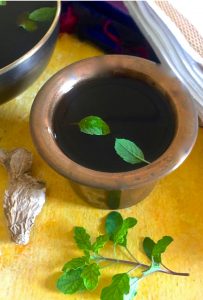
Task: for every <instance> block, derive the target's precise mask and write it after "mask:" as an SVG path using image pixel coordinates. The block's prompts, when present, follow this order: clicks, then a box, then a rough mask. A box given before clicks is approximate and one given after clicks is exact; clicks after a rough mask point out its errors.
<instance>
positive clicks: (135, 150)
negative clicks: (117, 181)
mask: <svg viewBox="0 0 203 300" xmlns="http://www.w3.org/2000/svg"><path fill="white" fill-rule="evenodd" d="M114 149H115V151H116V153H117V154H118V155H119V156H120V157H121V158H122V159H123V160H124V161H126V162H127V163H130V164H139V163H141V162H145V163H147V164H149V162H148V161H147V160H145V158H144V153H143V152H142V150H141V149H140V148H139V147H138V146H137V145H136V144H135V143H134V142H131V141H130V140H127V139H116V140H115V145H114Z"/></svg>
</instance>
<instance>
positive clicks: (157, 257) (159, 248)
mask: <svg viewBox="0 0 203 300" xmlns="http://www.w3.org/2000/svg"><path fill="white" fill-rule="evenodd" d="M172 241H173V239H172V237H170V236H164V237H162V239H160V240H159V241H158V242H157V243H156V245H155V246H154V248H153V250H152V257H153V259H154V261H155V262H156V263H160V262H161V254H162V253H164V252H165V250H166V248H167V247H168V245H170V243H171V242H172Z"/></svg>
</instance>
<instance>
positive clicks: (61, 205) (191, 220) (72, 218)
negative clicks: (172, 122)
mask: <svg viewBox="0 0 203 300" xmlns="http://www.w3.org/2000/svg"><path fill="white" fill-rule="evenodd" d="M100 54H102V53H101V52H100V51H99V50H97V49H95V48H93V47H92V46H90V45H87V44H86V43H81V42H79V41H78V40H77V39H76V38H74V37H71V36H67V35H65V34H64V35H61V36H60V37H59V39H58V43H57V47H56V49H55V52H54V55H53V57H52V60H51V62H50V64H49V66H48V68H47V69H46V71H45V72H44V73H43V74H42V75H41V77H40V78H39V79H38V81H37V82H35V84H33V85H32V86H31V87H30V88H29V89H28V90H27V91H26V92H25V93H24V94H22V95H21V96H19V97H17V98H16V99H15V100H13V101H11V102H9V103H7V104H4V105H2V106H1V107H0V145H1V146H0V147H1V148H5V149H8V150H10V149H13V148H15V147H25V148H27V149H28V150H31V151H32V152H33V154H34V168H33V172H34V174H35V175H36V176H37V177H39V178H42V179H44V180H45V181H46V182H47V201H46V204H45V206H44V208H43V210H42V213H41V214H40V215H39V217H38V218H37V220H36V223H35V226H34V228H33V231H32V235H31V241H30V243H29V244H28V245H27V246H16V245H15V244H14V243H12V242H11V241H10V238H9V233H8V231H7V228H6V222H5V218H4V215H3V208H2V205H1V207H0V278H1V280H0V299H1V300H13V299H15V300H40V299H47V300H60V299H70V300H71V299H75V300H83V299H88V300H89V299H99V295H100V291H101V288H102V287H103V286H104V285H107V284H109V282H110V281H111V276H112V275H113V274H115V273H118V272H123V271H125V270H126V267H124V266H120V267H119V266H114V267H112V268H109V270H106V269H105V271H104V274H103V277H102V280H101V282H100V283H99V286H98V289H97V290H95V291H93V292H92V293H88V292H87V293H83V294H75V295H72V296H64V295H63V294H61V293H59V292H58V291H57V290H56V288H55V282H56V279H57V278H58V276H59V274H60V270H61V267H62V265H63V264H64V263H65V262H66V261H67V260H69V259H71V258H72V257H75V256H77V255H80V254H81V253H80V251H78V250H77V249H76V247H75V244H74V241H73V234H72V229H73V226H75V225H78V226H84V227H86V228H87V230H88V231H89V232H90V233H91V235H92V236H94V237H96V235H97V234H99V233H102V220H103V217H104V216H105V215H106V214H107V211H102V210H97V209H95V208H92V207H90V206H89V205H88V204H86V203H85V202H83V200H82V199H80V198H79V196H78V195H77V194H76V193H75V192H74V191H73V189H72V188H71V185H70V183H69V181H68V180H66V179H64V178H63V177H61V176H60V175H58V174H56V173H55V172H54V171H53V170H52V169H50V168H49V167H48V166H47V165H46V163H45V162H44V161H42V159H41V158H40V157H39V155H38V154H37V152H36V150H35V148H34V146H33V144H32V140H31V136H30V133H29V123H28V122H29V111H30V107H31V104H32V101H33V99H34V96H35V95H36V93H37V91H38V90H39V88H40V87H41V86H42V84H43V83H44V82H45V81H46V80H47V79H48V78H49V77H50V76H51V75H52V74H53V73H55V72H56V71H57V70H59V69H60V68H62V67H64V66H66V65H68V64H70V63H72V62H74V61H77V60H79V59H82V58H86V57H90V56H95V55H100ZM202 153H203V129H200V130H199V136H198V140H197V143H196V145H195V148H194V150H193V152H192V154H191V155H190V156H189V158H188V159H187V160H186V161H185V162H184V164H183V165H182V166H181V167H180V168H179V169H178V170H176V171H175V172H174V173H172V174H171V175H169V176H168V177H166V178H165V179H163V180H162V181H161V182H159V183H158V185H157V186H156V188H155V190H154V191H153V193H152V194H151V195H150V196H149V197H148V198H147V199H145V200H144V201H142V202H140V203H139V204H138V205H136V206H134V207H132V208H128V209H125V210H122V214H123V216H125V217H127V216H134V217H136V218H137V220H138V225H137V226H136V227H135V229H133V230H131V232H130V234H129V245H128V246H129V248H130V249H131V251H132V252H133V253H134V254H135V256H137V257H138V258H139V259H140V260H143V262H147V261H146V258H145V256H144V255H143V254H142V252H141V250H140V249H141V247H140V246H141V241H142V239H143V237H145V236H150V237H152V238H153V239H155V240H158V239H159V238H161V237H162V236H163V235H171V236H172V237H173V238H174V242H173V243H172V244H171V245H170V247H169V248H168V250H167V253H166V254H164V255H163V260H164V263H165V264H166V265H167V266H168V267H169V268H171V269H173V270H175V271H182V272H190V274H191V275H190V277H177V276H170V275H165V274H155V275H152V276H151V277H150V276H149V277H148V278H146V279H145V280H143V282H142V283H141V284H140V286H139V292H138V296H137V298H136V299H137V300H182V299H184V300H197V299H202V297H203V155H202ZM0 182H1V184H0V194H1V201H2V199H3V194H4V190H5V188H6V184H7V175H6V172H5V171H4V169H3V168H0ZM106 254H107V255H109V256H111V255H112V251H111V250H110V248H109V250H107V253H106ZM118 257H124V253H123V252H121V251H118Z"/></svg>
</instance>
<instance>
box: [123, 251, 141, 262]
mask: <svg viewBox="0 0 203 300" xmlns="http://www.w3.org/2000/svg"><path fill="white" fill-rule="evenodd" d="M125 250H126V251H127V252H128V254H129V255H130V257H131V258H132V259H133V260H134V261H135V262H137V263H139V261H138V260H137V259H136V258H135V256H134V255H133V254H132V253H131V251H130V250H129V249H128V247H125Z"/></svg>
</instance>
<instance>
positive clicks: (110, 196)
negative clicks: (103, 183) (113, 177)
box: [106, 190, 121, 209]
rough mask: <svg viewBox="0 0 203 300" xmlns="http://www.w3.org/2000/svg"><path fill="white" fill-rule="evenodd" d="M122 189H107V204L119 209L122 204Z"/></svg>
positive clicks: (109, 206)
mask: <svg viewBox="0 0 203 300" xmlns="http://www.w3.org/2000/svg"><path fill="white" fill-rule="evenodd" d="M120 200H121V191H116V190H115V191H107V201H106V204H107V206H108V208H110V209H117V208H119V206H120Z"/></svg>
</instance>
